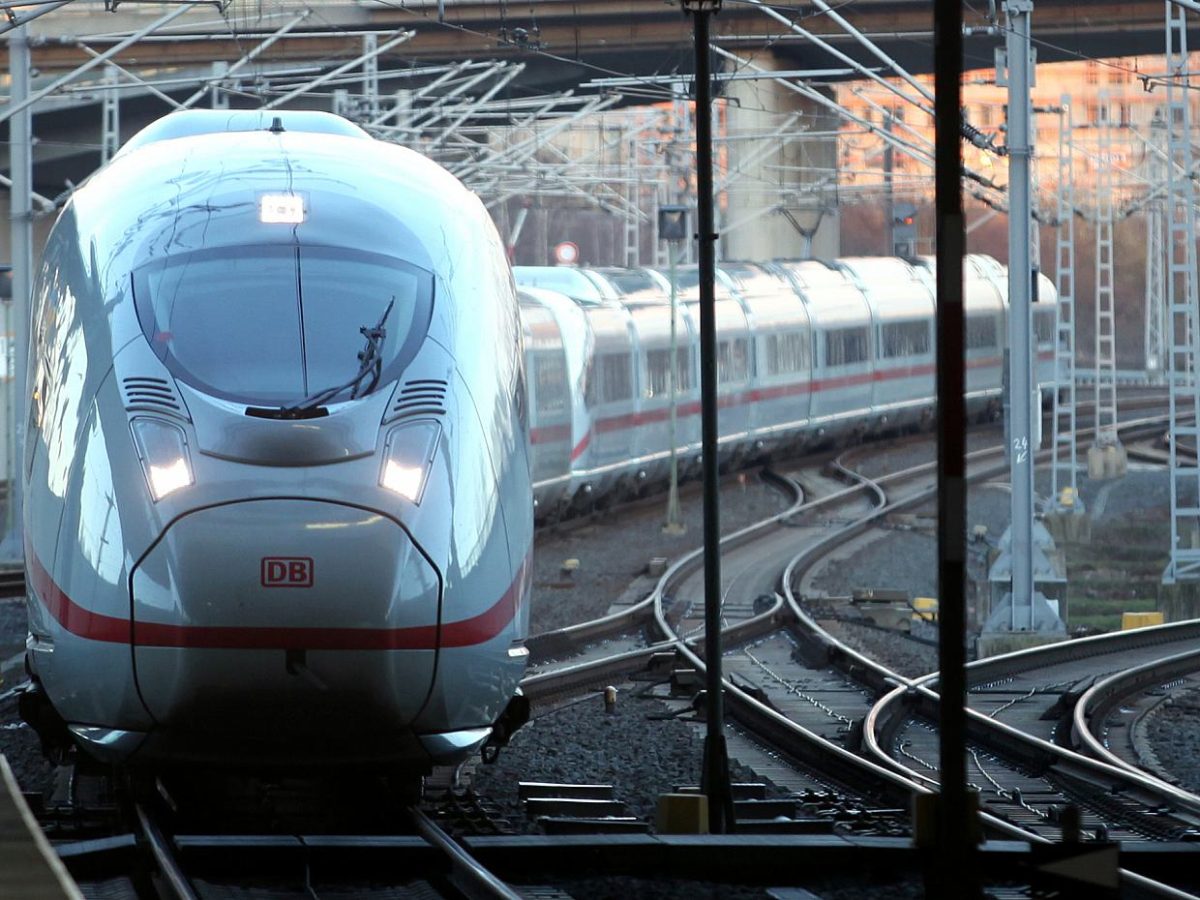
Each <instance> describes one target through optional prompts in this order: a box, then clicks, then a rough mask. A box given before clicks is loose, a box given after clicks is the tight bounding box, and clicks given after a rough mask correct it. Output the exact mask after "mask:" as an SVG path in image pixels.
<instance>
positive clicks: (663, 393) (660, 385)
mask: <svg viewBox="0 0 1200 900" xmlns="http://www.w3.org/2000/svg"><path fill="white" fill-rule="evenodd" d="M690 363H691V359H690V358H689V354H688V349H687V347H677V348H676V350H675V391H676V392H677V393H683V392H684V391H690V390H691V389H692V367H691V365H690ZM670 367H671V351H670V350H669V349H664V350H647V351H646V378H647V381H646V387H647V390H648V393H647V397H669V396H670V394H671V382H670V378H669V376H670V371H669V370H670Z"/></svg>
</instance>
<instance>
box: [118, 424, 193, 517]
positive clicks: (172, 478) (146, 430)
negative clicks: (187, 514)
mask: <svg viewBox="0 0 1200 900" xmlns="http://www.w3.org/2000/svg"><path fill="white" fill-rule="evenodd" d="M129 426H130V428H131V429H133V443H134V445H135V446H136V447H137V454H138V458H139V459H140V460H141V461H142V470H143V471H144V472H145V473H146V483H147V484H148V485H149V486H150V496H152V497H153V498H154V499H155V501H156V502H157V501H159V500H161V499H162V498H163V497H166V496H167V495H168V494H173V493H174V492H175V491H177V490H179V489H180V488H182V487H187V486H188V485H189V484H191V483H192V482H193V481H194V479H193V477H192V463H191V459H190V458H189V456H188V448H187V437H186V436H185V435H184V433H183V429H182V428H179V427H178V426H176V425H172V424H170V423H169V422H164V421H162V420H161V419H147V418H137V419H134V420H133V421H132V422H130V423H129Z"/></svg>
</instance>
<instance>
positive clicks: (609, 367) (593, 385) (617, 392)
mask: <svg viewBox="0 0 1200 900" xmlns="http://www.w3.org/2000/svg"><path fill="white" fill-rule="evenodd" d="M630 363H631V358H630V355H629V354H628V353H606V354H604V355H603V356H597V357H595V358H594V359H593V360H592V365H591V367H590V369H591V371H590V373H589V375H590V377H589V378H588V380H587V402H588V404H589V405H595V404H597V403H612V402H614V401H616V400H628V399H630V398H631V397H632V396H633V377H632V374H631V372H630Z"/></svg>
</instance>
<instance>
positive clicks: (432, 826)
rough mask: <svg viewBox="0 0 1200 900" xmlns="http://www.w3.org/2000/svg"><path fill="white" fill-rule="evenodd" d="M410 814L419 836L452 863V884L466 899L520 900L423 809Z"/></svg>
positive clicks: (413, 808)
mask: <svg viewBox="0 0 1200 900" xmlns="http://www.w3.org/2000/svg"><path fill="white" fill-rule="evenodd" d="M409 814H410V815H411V816H412V820H413V824H414V825H416V828H417V833H418V834H420V836H421V837H422V838H424V839H425V841H426V842H427V843H429V844H430V845H431V846H433V847H436V848H437V849H438V850H440V851H441V852H442V853H443V854H444V855H445V857H446V858H447V859H448V860H449V862H450V879H451V882H452V883H453V884H454V886H455V887H456V888H458V889H459V890H460V891H461V892H462V893H463V894H464V895H465V896H467V897H469V898H471V900H521V895H520V894H518V893H517V892H516V891H514V890H513V889H512V888H510V887H509V886H508V885H507V884H505V883H504V882H503V881H501V880H500V879H499V878H497V877H496V876H495V875H493V874H492V873H491V871H489V870H488V869H487V868H486V867H485V866H484V865H483V864H482V863H480V862H479V860H477V859H475V857H473V856H472V855H471V854H470V853H468V852H467V851H466V850H465V849H464V848H463V847H462V845H461V844H459V843H458V841H456V840H454V838H452V837H451V836H450V835H449V834H447V833H446V832H445V831H443V830H442V828H441V827H440V826H439V825H438V824H437V823H436V822H434V821H433V819H431V818H429V816H428V815H426V814H425V813H424V812H423V811H422V810H421V809H419V808H417V807H415V806H414V807H410V809H409Z"/></svg>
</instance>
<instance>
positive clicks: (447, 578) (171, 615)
mask: <svg viewBox="0 0 1200 900" xmlns="http://www.w3.org/2000/svg"><path fill="white" fill-rule="evenodd" d="M520 346H521V326H520V320H519V312H518V301H517V296H516V290H515V286H514V284H513V280H512V276H511V270H510V268H509V266H508V263H507V260H506V258H505V255H504V249H503V246H502V244H501V242H500V240H499V238H498V236H497V234H496V231H495V228H494V227H493V225H492V222H491V220H490V218H489V216H488V214H487V212H486V210H485V209H484V208H483V206H482V204H481V203H480V202H479V200H478V199H477V198H476V197H475V196H474V195H473V194H471V193H470V192H468V191H467V190H466V189H465V188H464V187H463V186H462V185H461V183H460V182H458V181H457V180H456V179H454V178H453V177H452V176H450V175H449V174H448V173H446V172H445V171H444V170H443V169H441V168H440V167H438V166H437V165H435V164H433V163H431V162H430V161H428V160H426V159H425V158H423V157H421V156H419V155H417V154H415V153H412V152H410V151H407V150H405V149H402V148H400V147H397V146H395V145H391V144H387V143H383V142H378V141H375V140H373V139H371V138H370V137H368V136H367V135H366V134H365V133H364V132H361V131H360V130H359V129H358V128H357V127H355V126H353V125H351V124H350V123H348V122H345V121H344V120H341V119H338V118H336V117H333V116H328V115H326V114H322V113H301V112H291V113H289V112H279V113H276V114H271V113H258V112H253V113H250V112H242V113H215V112H214V113H202V112H188V113H176V114H173V115H172V116H169V117H167V118H165V119H162V120H160V121H159V122H157V123H155V124H154V125H151V126H150V127H148V128H147V129H146V130H144V131H143V132H141V133H140V134H139V135H137V136H136V137H135V138H133V139H132V140H131V141H130V142H129V143H128V144H127V145H126V146H125V147H124V148H123V149H122V151H121V152H120V153H119V154H118V155H117V156H116V158H115V159H114V160H113V162H112V163H111V164H110V165H108V166H107V167H106V168H104V169H103V170H101V171H100V172H98V173H97V174H95V175H94V176H93V177H92V178H91V179H90V180H89V181H88V182H87V183H86V184H84V185H83V186H82V187H80V188H79V189H78V190H77V191H76V192H75V193H74V196H73V198H72V199H71V201H70V203H69V204H68V205H67V207H66V209H65V210H64V211H63V213H62V215H61V217H60V219H59V221H58V222H57V224H56V225H55V227H54V230H53V233H52V235H51V237H50V239H49V242H48V245H47V247H46V250H45V256H44V262H43V265H42V267H41V271H40V275H39V277H38V279H37V282H36V289H35V297H34V304H33V315H32V330H31V351H30V368H29V389H30V397H29V419H28V432H27V435H26V447H27V453H26V458H25V460H24V473H25V477H24V487H25V507H24V508H25V533H26V565H27V576H28V584H29V589H30V590H29V613H30V616H29V622H30V625H29V628H30V636H29V639H28V653H27V659H28V664H29V669H30V671H31V673H32V676H33V679H34V684H35V686H36V692H34V693H35V694H36V702H35V700H32V699H31V700H30V702H29V703H28V704H25V703H24V702H23V710H25V709H26V708H27V707H28V710H29V714H28V715H27V717H32V718H33V719H35V720H36V721H35V725H38V726H39V731H42V732H43V735H45V733H46V732H48V731H53V730H54V726H55V723H57V725H58V726H59V729H60V731H62V732H64V733H65V735H66V736H67V737H68V738H69V739H70V740H73V741H74V742H75V743H76V744H78V745H80V746H82V748H83V749H84V750H85V751H86V752H87V753H88V754H89V755H91V756H93V757H97V758H99V759H101V760H105V761H116V762H126V763H130V764H133V765H139V764H143V763H145V764H147V765H153V764H158V763H161V762H164V761H185V762H205V761H213V762H220V763H246V764H260V763H261V764H267V765H273V764H278V763H286V764H301V765H303V764H307V763H324V762H341V761H357V762H367V763H371V762H374V763H379V764H380V765H385V766H398V767H408V766H411V767H414V768H423V767H426V766H428V765H429V764H430V763H439V762H449V761H453V760H457V759H461V758H462V757H463V756H465V755H466V754H467V753H468V752H470V751H472V750H473V749H475V748H477V747H479V746H480V745H482V744H483V743H484V742H485V741H486V740H488V739H489V735H492V738H493V739H494V737H495V732H494V726H496V724H497V722H498V721H499V722H504V721H505V716H506V715H509V714H510V713H511V710H512V703H513V697H514V694H515V693H516V692H517V686H518V683H519V681H520V679H521V677H522V675H523V673H524V669H525V662H526V655H527V653H526V650H525V648H524V640H525V638H526V636H527V630H528V603H527V599H528V592H529V586H530V572H531V567H530V554H531V549H532V540H533V517H532V503H531V481H530V462H529V435H528V422H527V410H526V407H525V387H524V380H523V379H524V374H523V361H522V356H521V351H520ZM364 357H366V358H365V359H364ZM364 373H365V377H364ZM354 378H357V379H358V380H357V381H356V382H355V383H354V384H352V385H348V382H350V381H351V380H352V379H354Z"/></svg>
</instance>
